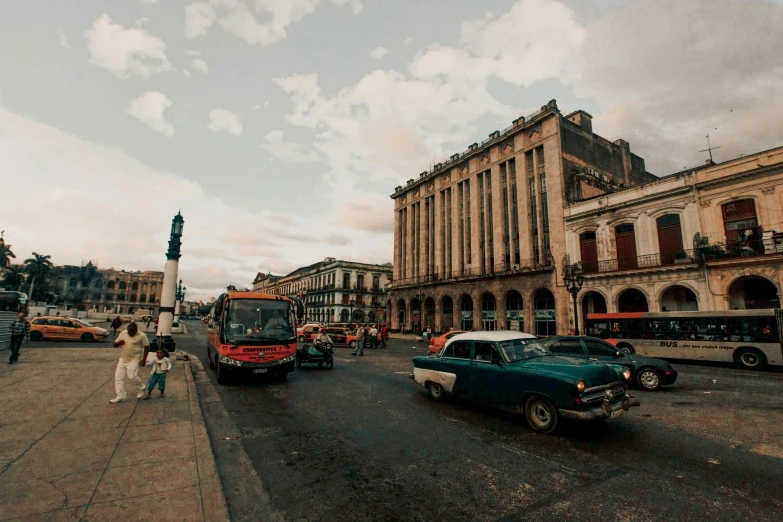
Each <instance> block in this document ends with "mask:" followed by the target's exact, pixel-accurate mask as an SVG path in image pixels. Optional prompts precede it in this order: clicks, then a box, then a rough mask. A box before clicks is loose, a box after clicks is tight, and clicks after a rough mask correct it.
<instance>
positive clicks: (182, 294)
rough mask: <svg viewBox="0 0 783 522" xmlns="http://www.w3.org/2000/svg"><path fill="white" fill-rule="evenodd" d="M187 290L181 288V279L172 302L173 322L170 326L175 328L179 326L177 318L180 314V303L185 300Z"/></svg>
mask: <svg viewBox="0 0 783 522" xmlns="http://www.w3.org/2000/svg"><path fill="white" fill-rule="evenodd" d="M186 290H187V288H185V287H184V286H182V279H180V280H179V285H177V295H176V298H175V300H174V322H173V323H171V326H173V327H177V326H179V316H180V314H181V312H182V301H183V300H184V299H185V291H186Z"/></svg>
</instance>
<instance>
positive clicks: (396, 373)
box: [394, 372, 411, 375]
mask: <svg viewBox="0 0 783 522" xmlns="http://www.w3.org/2000/svg"><path fill="white" fill-rule="evenodd" d="M410 374H411V372H394V375H410Z"/></svg>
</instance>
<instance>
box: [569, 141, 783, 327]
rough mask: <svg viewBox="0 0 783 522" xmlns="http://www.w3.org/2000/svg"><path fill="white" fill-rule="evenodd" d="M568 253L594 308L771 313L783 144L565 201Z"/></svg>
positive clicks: (584, 300) (776, 301)
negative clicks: (578, 266)
mask: <svg viewBox="0 0 783 522" xmlns="http://www.w3.org/2000/svg"><path fill="white" fill-rule="evenodd" d="M564 218H565V223H566V248H567V251H568V255H569V258H570V261H571V262H574V263H576V262H578V263H580V264H581V269H582V273H583V274H584V278H585V283H584V287H583V288H582V290H581V292H580V294H579V297H578V306H579V308H580V316H581V317H582V326H583V325H584V318H585V316H586V314H588V313H593V312H643V311H653V312H676V311H684V310H701V311H712V310H738V309H749V308H777V307H779V306H780V289H781V285H783V271H782V270H781V268H783V147H781V148H777V149H773V150H770V151H764V152H760V153H757V154H751V155H749V156H744V157H742V158H738V159H735V160H731V161H727V162H723V163H720V164H715V163H712V162H707V164H705V165H703V166H700V167H697V168H694V169H689V170H687V171H683V172H680V173H676V174H673V175H670V176H666V177H664V178H661V179H659V180H655V181H653V182H650V183H647V184H643V185H640V186H637V187H634V188H628V189H625V190H620V191H617V192H615V193H611V194H605V195H601V196H598V197H594V198H591V199H588V200H586V201H580V202H571V203H569V204H568V205H567V206H566V208H565V211H564Z"/></svg>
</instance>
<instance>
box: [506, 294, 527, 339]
mask: <svg viewBox="0 0 783 522" xmlns="http://www.w3.org/2000/svg"><path fill="white" fill-rule="evenodd" d="M523 308H524V305H523V303H522V295H521V294H520V293H519V292H517V291H516V290H512V291H510V292H509V293H508V295H507V296H506V329H507V330H516V331H518V332H524V331H525V313H524V310H523Z"/></svg>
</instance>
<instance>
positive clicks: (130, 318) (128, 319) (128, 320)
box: [122, 314, 136, 323]
mask: <svg viewBox="0 0 783 522" xmlns="http://www.w3.org/2000/svg"><path fill="white" fill-rule="evenodd" d="M135 320H136V318H135V317H133V315H131V314H125V315H123V316H122V322H123V323H132V322H133V321H135Z"/></svg>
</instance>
